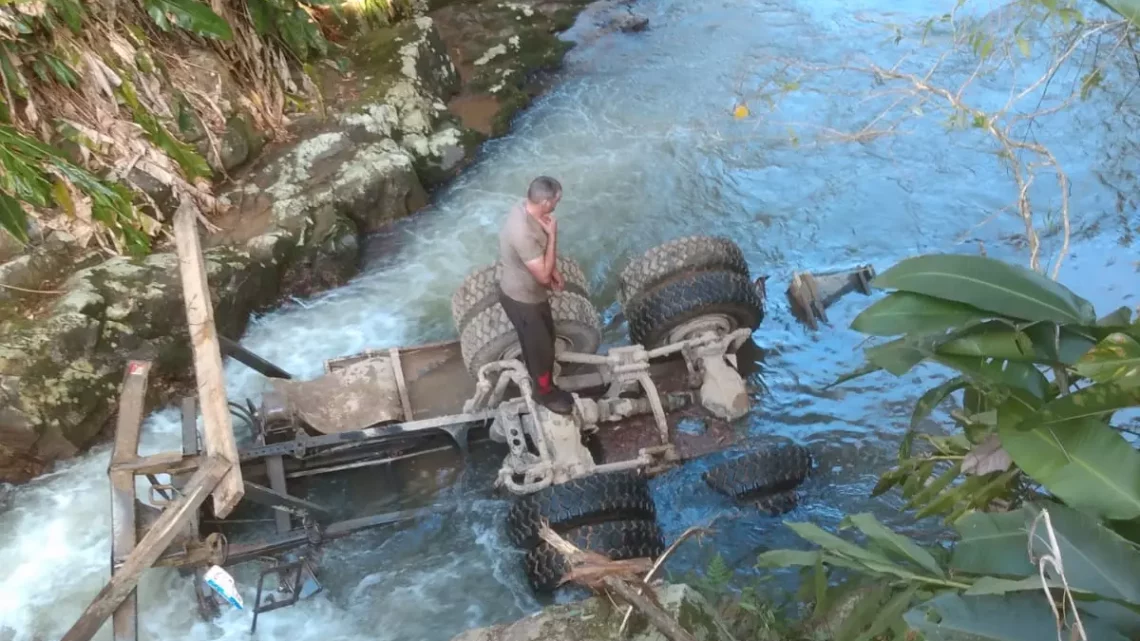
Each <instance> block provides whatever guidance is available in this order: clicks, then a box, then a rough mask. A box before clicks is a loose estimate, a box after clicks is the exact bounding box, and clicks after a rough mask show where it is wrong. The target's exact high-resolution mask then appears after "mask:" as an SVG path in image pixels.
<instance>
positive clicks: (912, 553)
mask: <svg viewBox="0 0 1140 641" xmlns="http://www.w3.org/2000/svg"><path fill="white" fill-rule="evenodd" d="M847 520H848V521H850V522H851V523H852V524H853V525H854V526H855V527H857V528H859V529H860V530H861V531H862V532H863V533H864V534H866V535H867V536H868V537H869V538H870V539H872V540H873V541H875V542H877V543H878V544H879V545H881V546H882V547H883V548H884V549H886V550H888V551H893V552H895V553H897V554H899V555H901V556H902V557H903V558H906V559H909V560H910V561H911V562H913V563H915V564H916V565H918V566H919V567H922V568H924V569H925V570H926V571H928V572H930V573H931V574H932V575H934V576H936V577H939V578H942V577H945V576H946V573H945V572H943V571H942V568H941V567H940V566H939V565H938V562H937V561H935V560H934V557H933V556H931V555H930V552H927V551H926V550H924V549H923V548H922V547H920V546H919V545H918V544H916V543H915V542H914V541H911V540H910V539H908V538H907V537H905V536H902V535H901V534H898V533H896V532H892V531H891V530H890V529H888V528H887V527H885V526H884V525H883V524H882V523H879V521H878V520H876V519H875V517H874V516H872V515H871V514H870V513H868V512H861V513H859V514H854V515H852V516H849V517H847Z"/></svg>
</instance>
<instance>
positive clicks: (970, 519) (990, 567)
mask: <svg viewBox="0 0 1140 641" xmlns="http://www.w3.org/2000/svg"><path fill="white" fill-rule="evenodd" d="M1028 514H1029V512H1028V511H1027V510H1026V509H1024V508H1022V509H1019V510H1013V511H1010V512H973V513H971V514H967V515H966V516H964V517H962V518H961V519H960V520H959V521H957V522H956V523H954V529H956V530H957V531H958V537H959V539H960V540H959V541H958V543H957V544H955V546H954V552H953V553H952V554H951V555H950V568H951V569H952V570H954V571H957V572H965V573H967V574H976V575H996V576H1004V577H1026V576H1031V575H1036V574H1037V569H1036V568H1035V567H1034V566H1033V564H1032V563H1030V562H1029V556H1028V549H1029V547H1028V546H1029V528H1028V527H1026V517H1027V515H1028Z"/></svg>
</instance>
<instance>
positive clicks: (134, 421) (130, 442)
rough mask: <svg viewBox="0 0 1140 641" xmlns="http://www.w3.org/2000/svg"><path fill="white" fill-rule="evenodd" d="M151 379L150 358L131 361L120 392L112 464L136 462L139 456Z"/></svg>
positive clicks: (128, 363)
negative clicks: (140, 436) (144, 412)
mask: <svg viewBox="0 0 1140 641" xmlns="http://www.w3.org/2000/svg"><path fill="white" fill-rule="evenodd" d="M149 380H150V362H149V361H128V362H127V367H126V371H125V373H124V374H123V388H122V391H121V392H119V416H118V418H117V420H116V423H115V446H114V450H113V451H112V453H111V464H112V465H114V464H116V463H125V462H128V461H133V460H135V459H136V458H138V456H139V432H140V430H141V428H142V419H143V406H144V405H145V403H146V388H147V383H148V382H149Z"/></svg>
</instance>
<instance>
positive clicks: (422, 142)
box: [340, 16, 477, 188]
mask: <svg viewBox="0 0 1140 641" xmlns="http://www.w3.org/2000/svg"><path fill="white" fill-rule="evenodd" d="M356 49H357V51H356V54H355V66H356V68H357V73H358V74H360V75H361V76H362V77H363V79H364V80H365V82H366V84H367V87H368V88H367V89H366V90H365V91H364V92H363V93H362V95H361V97H360V99H359V100H358V101H357V102H356V104H355V105H353V106H352V107H351V108H350V109H348V110H347V111H346V113H344V114H342V115H341V116H340V122H341V124H342V126H344V127H346V128H348V131H349V132H350V134H351V135H352V138H353V139H354V140H380V139H390V140H394V141H398V143H399V145H400V146H401V148H402V149H404V150H405V151H406V152H407V153H408V154H410V156H411V158H412V161H413V164H414V166H415V168H416V171H417V175H418V177H419V179H420V182H421V184H423V185H424V186H425V187H428V188H430V187H433V186H435V185H437V184H439V183H441V182H443V181H445V180H447V179H448V178H450V177H451V176H453V175H454V173H455V172H456V171H457V170H458V169H459V168H460V166H461V165H462V163H463V161H465V160H466V159H468V158H469V156H470V154H471V151H472V147H473V143H474V141H476V140H477V137H476V136H473V135H472V133H471V132H468V131H466V130H465V129H464V128H463V127H462V126H461V125H459V124H458V123H457V121H456V120H455V119H454V118H453V117H452V116H451V114H450V113H449V112H448V111H447V101H448V100H449V99H450V98H451V97H452V96H453V95H455V93H456V92H458V91H459V89H460V79H459V73H458V71H457V70H456V68H455V64H454V63H453V62H452V61H451V57H450V56H448V54H447V49H446V47H445V46H444V44H443V41H442V40H441V39H440V35H439V31H438V30H437V29H436V27H435V23H434V22H433V21H432V19H431V18H429V17H426V16H423V17H419V18H416V19H414V20H408V21H406V22H403V23H400V24H397V25H395V26H392V27H387V28H385V29H380V30H378V31H373V32H369V33H367V34H365V35H362V36H361V37H360V41H359V42H358V43H357V47H356Z"/></svg>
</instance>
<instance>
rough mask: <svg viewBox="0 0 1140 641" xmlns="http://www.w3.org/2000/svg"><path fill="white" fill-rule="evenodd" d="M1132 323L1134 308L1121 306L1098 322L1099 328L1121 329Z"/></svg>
mask: <svg viewBox="0 0 1140 641" xmlns="http://www.w3.org/2000/svg"><path fill="white" fill-rule="evenodd" d="M1131 322H1132V308H1130V307H1129V306H1127V305H1121V306H1120V307H1117V308H1116V309H1115V310H1113V311H1112V312H1111V313H1109V314H1106V315H1105V316H1104V317H1103V318H1098V319H1097V321H1096V324H1097V327H1119V326H1124V325H1128V324H1129V323H1131Z"/></svg>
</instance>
